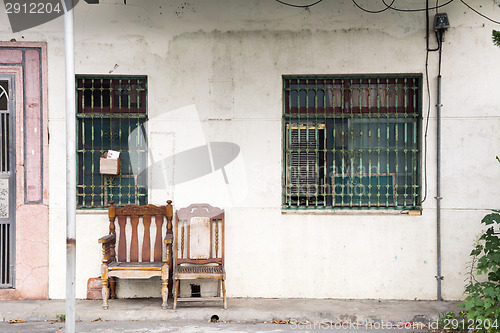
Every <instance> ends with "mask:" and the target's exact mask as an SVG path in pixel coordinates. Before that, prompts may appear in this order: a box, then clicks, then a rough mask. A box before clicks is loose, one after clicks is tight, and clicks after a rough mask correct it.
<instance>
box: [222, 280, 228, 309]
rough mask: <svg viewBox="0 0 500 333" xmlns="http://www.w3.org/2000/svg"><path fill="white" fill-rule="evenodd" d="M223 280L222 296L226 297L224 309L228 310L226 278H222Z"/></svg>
mask: <svg viewBox="0 0 500 333" xmlns="http://www.w3.org/2000/svg"><path fill="white" fill-rule="evenodd" d="M221 282H222V297H223V298H224V310H227V299H226V284H225V283H224V280H221Z"/></svg>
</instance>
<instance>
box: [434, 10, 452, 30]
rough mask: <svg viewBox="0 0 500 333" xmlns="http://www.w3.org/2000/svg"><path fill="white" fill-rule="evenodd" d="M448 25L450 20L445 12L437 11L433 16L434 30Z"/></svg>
mask: <svg viewBox="0 0 500 333" xmlns="http://www.w3.org/2000/svg"><path fill="white" fill-rule="evenodd" d="M449 27H450V21H449V20H448V15H446V13H438V14H436V16H434V31H439V30H446V29H448V28H449Z"/></svg>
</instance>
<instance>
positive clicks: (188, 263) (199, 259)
mask: <svg viewBox="0 0 500 333" xmlns="http://www.w3.org/2000/svg"><path fill="white" fill-rule="evenodd" d="M175 216H176V223H175V241H174V254H175V255H174V258H175V264H174V276H173V279H174V282H175V286H174V309H175V308H176V307H177V301H207V300H220V299H222V300H223V302H224V303H223V304H224V309H227V300H226V286H225V283H224V281H225V279H226V272H225V269H224V210H222V209H220V208H217V207H212V206H210V205H208V204H193V205H190V206H189V207H187V208H182V209H179V210H178V211H176V214H175ZM193 279H217V280H219V281H220V285H219V290H218V291H219V292H218V295H217V296H218V297H207V298H201V297H189V298H180V297H179V289H180V281H181V280H193ZM221 289H222V297H220V290H221Z"/></svg>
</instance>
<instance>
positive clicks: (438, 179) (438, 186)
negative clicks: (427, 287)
mask: <svg viewBox="0 0 500 333" xmlns="http://www.w3.org/2000/svg"><path fill="white" fill-rule="evenodd" d="M439 54H440V58H441V49H440V50H439ZM437 90H438V91H437V106H436V111H437V112H436V116H437V134H436V145H437V147H436V148H437V149H436V151H437V167H436V168H437V170H436V220H437V221H436V233H437V237H436V240H437V244H436V245H437V246H436V251H437V257H436V259H437V275H436V279H437V300H438V301H442V297H441V281H442V280H443V277H442V276H441V199H442V198H441V74H439V75H438V77H437Z"/></svg>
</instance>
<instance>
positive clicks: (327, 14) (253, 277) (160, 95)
mask: <svg viewBox="0 0 500 333" xmlns="http://www.w3.org/2000/svg"><path fill="white" fill-rule="evenodd" d="M102 2H104V4H100V5H87V4H86V3H84V2H83V1H80V3H79V4H78V5H77V7H76V11H75V21H76V23H75V33H76V46H75V51H76V73H78V74H103V75H104V74H108V73H110V72H111V71H112V72H113V74H118V75H132V74H138V75H147V76H148V86H149V91H148V102H149V108H148V113H149V117H150V119H151V120H155V121H150V127H149V132H150V133H149V135H150V140H151V141H150V142H151V145H150V148H151V149H152V154H154V157H155V158H156V160H161V159H162V158H164V157H166V156H170V155H171V154H173V153H177V152H180V151H183V150H186V149H189V148H194V147H196V146H199V145H202V144H205V143H206V142H209V141H225V142H233V143H235V144H237V145H239V146H240V148H241V152H240V154H239V156H238V158H236V160H235V161H233V162H232V163H231V164H229V165H228V166H227V167H226V169H225V170H226V173H227V177H228V180H229V184H225V182H224V178H223V175H222V173H221V171H216V172H214V173H212V174H210V175H207V176H205V177H201V178H198V179H196V180H193V181H191V182H186V183H183V184H178V185H175V186H172V185H169V184H168V182H164V178H165V177H168V176H169V175H164V174H163V169H162V168H161V165H155V166H152V167H151V169H150V171H151V172H150V177H151V182H152V184H163V185H162V186H159V185H158V186H156V185H155V186H153V188H152V189H151V190H150V196H149V201H150V203H156V204H161V203H164V202H165V200H167V199H172V200H173V201H174V205H175V207H182V206H185V205H188V204H190V203H192V202H195V201H206V202H209V203H211V204H213V205H219V206H221V207H224V208H225V209H226V212H227V226H226V232H227V235H226V256H227V260H226V264H227V290H228V295H229V296H230V297H321V298H323V297H327V298H388V299H435V297H436V279H435V276H436V209H435V208H436V200H435V199H434V197H435V195H436V194H435V193H436V186H435V176H436V158H435V155H436V153H435V152H436V150H435V142H436V136H435V132H436V122H435V115H436V112H435V107H434V105H435V103H436V93H435V91H436V76H437V65H438V62H437V60H438V54H437V53H430V55H429V80H430V91H431V100H430V104H431V113H430V119H429V132H428V137H427V142H428V152H427V172H428V190H427V200H426V201H425V202H424V204H423V215H422V216H408V215H401V214H398V212H396V214H394V213H393V214H382V213H380V212H379V213H377V212H370V213H366V214H360V213H359V212H352V213H351V214H343V213H335V214H323V215H318V214H312V213H311V214H307V213H306V214H304V213H289V214H283V213H282V211H281V209H280V200H281V171H282V167H281V158H282V156H281V154H282V150H281V140H282V135H281V112H282V81H281V78H282V75H286V74H368V73H391V74H392V73H422V74H424V79H425V59H426V50H425V13H424V12H413V13H407V12H398V11H393V10H387V11H385V12H383V13H380V14H368V13H365V12H362V11H361V10H359V9H358V8H356V7H355V6H354V5H353V3H352V2H351V1H324V2H322V3H321V4H318V5H317V6H314V7H311V8H309V9H297V8H291V7H286V6H283V5H280V4H278V3H277V2H273V1H259V0H253V1H248V0H232V1H222V0H203V1H201V0H191V1H185V0H183V1H139V0H127V5H123V3H122V2H120V1H118V0H117V1H115V2H116V3H114V2H113V1H111V0H105V1H102ZM359 3H360V4H363V5H365V6H366V7H367V8H369V9H372V10H375V9H380V8H381V6H382V4H379V3H378V2H373V1H365V0H363V1H361V0H360V1H359ZM404 3H405V6H408V7H407V8H424V7H425V1H424V0H414V1H407V2H404ZM468 3H469V4H471V5H472V6H474V7H475V8H477V9H478V10H480V11H481V12H483V13H484V14H486V15H488V16H490V17H492V18H496V19H500V9H499V8H498V6H497V5H496V3H495V2H494V1H482V0H481V1H480V0H469V1H468ZM401 4H403V2H401ZM401 4H399V3H398V5H401ZM480 5H481V6H482V7H480ZM410 6H411V7H410ZM441 11H443V12H447V13H448V16H449V19H450V24H451V28H450V29H449V30H448V31H447V33H446V35H445V43H444V45H443V53H442V57H443V61H442V80H443V81H442V82H443V86H442V88H443V89H442V103H443V108H442V115H443V124H442V125H443V128H442V144H443V146H442V147H443V153H442V197H443V200H442V205H443V211H442V250H443V251H442V265H443V270H442V274H443V276H444V281H443V284H442V286H443V297H444V298H445V299H460V298H461V297H462V292H463V289H464V288H463V287H464V279H465V273H466V264H467V261H468V260H469V257H468V254H469V252H470V250H471V247H472V243H473V240H474V239H475V237H476V236H477V235H478V233H479V232H480V230H481V225H480V223H479V222H480V220H481V217H482V216H483V215H485V214H486V213H487V212H488V210H489V209H491V208H498V203H499V198H500V190H499V187H498V186H497V181H498V179H499V177H500V165H499V164H498V162H496V161H495V155H498V154H500V152H499V149H498V148H499V146H500V137H499V135H498V134H497V133H498V131H499V130H500V117H499V113H498V111H497V110H496V106H497V105H500V95H499V94H498V93H497V92H496V89H497V87H498V86H499V83H500V79H499V75H498V73H500V62H499V61H498V58H499V57H500V49H498V48H497V47H495V46H494V45H493V44H492V42H491V30H492V29H493V28H495V27H496V26H495V25H493V24H492V23H491V22H489V21H487V20H485V19H483V18H481V17H479V16H477V15H476V14H474V13H472V12H471V11H470V10H468V9H467V8H466V7H465V6H464V5H463V4H461V3H460V2H454V3H453V4H451V5H449V6H446V7H445V8H443V9H442V10H441ZM431 14H433V11H431ZM431 19H432V16H431ZM11 38H16V39H17V40H23V41H28V40H31V41H47V43H48V52H49V55H48V61H49V100H50V101H49V112H50V161H49V163H50V170H51V172H50V235H51V238H50V256H51V257H50V258H51V260H50V290H49V294H50V297H51V298H64V296H65V289H64V287H63V286H64V283H65V277H64V265H65V231H64V228H65V214H64V206H65V184H64V181H63V180H64V179H63V176H62V175H64V165H65V163H64V158H65V146H64V140H65V137H64V82H63V77H64V66H63V62H64V44H63V23H62V19H61V18H60V19H57V20H55V21H53V22H50V23H47V24H45V25H43V26H39V27H37V28H33V29H30V30H27V31H23V32H20V33H16V34H14V33H11V32H10V28H9V27H8V25H7V21H6V20H5V18H4V17H1V15H0V39H2V40H10V39H11ZM435 45H436V44H435V37H434V36H433V35H432V34H431V47H435ZM424 90H425V80H424ZM422 98H423V105H424V110H423V113H424V115H426V112H427V105H428V103H429V99H428V96H427V94H426V93H425V91H424V94H423V96H422ZM425 120H426V119H424V121H423V124H425ZM422 136H423V134H422ZM166 141H167V142H168V144H165V143H164V142H166ZM77 224H78V228H77V260H78V263H77V297H79V298H84V297H85V295H86V282H87V279H88V278H90V277H96V276H99V258H100V249H99V246H98V243H97V239H98V238H99V236H101V235H103V234H105V233H106V230H107V218H106V214H105V212H81V213H79V214H78V215H77ZM159 286H160V284H159V281H156V282H154V286H153V287H151V286H150V285H148V284H145V283H144V282H138V283H129V284H122V287H121V289H120V290H119V293H120V295H121V296H125V297H127V296H135V295H138V296H153V295H158V296H159V294H157V290H158V288H159ZM203 288H205V287H204V286H203V287H202V292H204V290H203ZM207 288H208V287H207ZM184 291H185V290H184Z"/></svg>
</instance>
